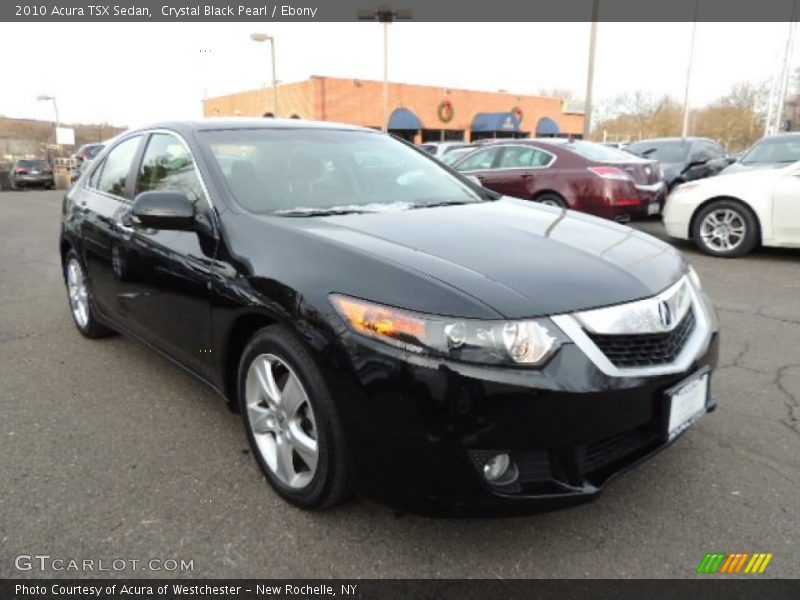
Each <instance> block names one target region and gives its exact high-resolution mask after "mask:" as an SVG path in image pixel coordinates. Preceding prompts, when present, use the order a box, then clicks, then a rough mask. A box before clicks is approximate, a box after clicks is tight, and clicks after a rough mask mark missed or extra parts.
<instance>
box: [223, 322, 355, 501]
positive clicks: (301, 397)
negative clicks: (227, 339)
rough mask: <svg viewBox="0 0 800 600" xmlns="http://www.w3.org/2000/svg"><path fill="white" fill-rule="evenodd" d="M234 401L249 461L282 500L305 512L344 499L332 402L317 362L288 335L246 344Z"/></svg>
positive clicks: (343, 463)
mask: <svg viewBox="0 0 800 600" xmlns="http://www.w3.org/2000/svg"><path fill="white" fill-rule="evenodd" d="M238 397H239V407H240V410H241V413H242V419H243V421H244V426H245V431H246V432H247V438H248V440H249V442H250V447H251V448H252V451H253V455H254V456H255V458H256V462H257V463H258V466H259V467H260V468H261V471H262V472H263V473H264V475H265V477H266V479H267V481H268V482H269V484H270V485H271V486H272V488H273V489H274V490H275V491H276V492H277V493H278V495H279V496H281V497H282V498H283V499H284V500H286V501H287V502H290V503H291V504H294V505H295V506H298V507H300V508H304V509H309V510H310V509H320V508H325V507H328V506H331V505H333V504H336V503H337V502H340V501H342V500H344V499H345V498H346V497H347V496H348V495H349V483H348V482H349V477H348V468H347V458H346V450H345V440H344V433H343V431H342V428H341V425H340V423H339V417H338V413H337V410H336V406H335V403H334V401H333V397H332V395H331V393H330V390H329V387H328V385H327V383H326V381H325V379H324V376H323V375H322V372H321V371H320V369H319V367H318V366H317V364H316V362H315V361H314V358H313V357H312V356H311V354H310V352H309V351H308V350H307V349H306V348H305V346H303V344H302V343H301V342H300V340H298V339H297V337H295V336H294V335H293V334H292V333H291V332H290V331H289V330H288V329H286V328H284V327H282V326H279V325H272V326H269V327H265V328H264V329H262V330H260V331H259V332H258V333H256V334H255V335H254V336H253V338H252V339H251V340H250V342H248V344H247V346H246V347H245V349H244V352H243V353H242V358H241V361H240V363H239V372H238Z"/></svg>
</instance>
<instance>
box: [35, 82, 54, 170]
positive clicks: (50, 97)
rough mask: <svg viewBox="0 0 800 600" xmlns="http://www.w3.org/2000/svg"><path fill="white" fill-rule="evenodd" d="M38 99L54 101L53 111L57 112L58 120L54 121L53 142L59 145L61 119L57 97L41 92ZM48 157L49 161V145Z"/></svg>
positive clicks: (40, 100)
mask: <svg viewBox="0 0 800 600" xmlns="http://www.w3.org/2000/svg"><path fill="white" fill-rule="evenodd" d="M36 99H37V100H38V101H39V102H49V101H52V102H53V112H54V113H55V114H56V120H55V123H54V125H55V126H54V127H53V142H54V143H55V144H56V145H58V124H59V120H58V104H56V97H55V96H47V95H45V94H40V95H39V96H36ZM47 158H48V162H49V161H50V149H49V147H48V150H47Z"/></svg>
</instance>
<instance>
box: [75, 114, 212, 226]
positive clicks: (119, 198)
mask: <svg viewBox="0 0 800 600" xmlns="http://www.w3.org/2000/svg"><path fill="white" fill-rule="evenodd" d="M153 133H161V134H166V135H171V136H173V137H174V138H176V139H177V140H178V141H179V142H180V143H181V145H182V146H183V148H184V150H186V152H187V153H188V154H189V156H190V157H191V159H192V166H193V167H194V170H195V172H196V173H197V178H198V179H199V180H200V186H201V187H202V188H203V195H204V196H205V198H206V204H208V209H209V214H211V215H212V216H211V227H212V228H213V229H214V235H215V236H216V235H218V234H219V226H218V224H217V212H216V209H215V207H214V203H213V202H212V201H211V194H209V193H208V186H207V185H206V182H205V179H204V178H203V172H202V171H201V170H200V167H198V166H197V159H196V158H195V156H194V152H192V149H191V148H190V147H189V144H188V143H187V142H186V139H185V138H184V137H183V136H182V135H181V134H180V133H178V132H177V131H173V130H171V129H164V128H156V129H140V130H137V131H132V132H131V133H130V135H126V136H124V137H121V138H120V139H118V140H115V141H114V145H113V146H111V147H110V148H109V149H108V151H107V152H106V154H105V156H103V160H102V163H105V162H106V159H107V158H108V155H109V154H111V152H113V151H114V148H116V147H118V146H119V145H120V144H122V143H123V142H125V141H127V140H129V139H131V138H134V137H148V139H147V143H146V144H145V147H144V149H143V151H142V157H141V158H142V159H143V158H144V153H145V152H147V145H148V144H150V139H149V136H150V135H151V134H153ZM140 143H141V142H140ZM93 160H96V159H93ZM140 166H141V161H139V164H137V165H136V167H137V173H136V177H138V169H139V167H140ZM99 167H100V165H99V164H98V165H97V166H93V167H92V169H91V170H90V171H87V172H86V173H85V182H84V184H83V188H84V189H85V190H88V191H91V192H93V193H95V194H99V195H101V196H105V197H106V198H111V199H113V200H117V201H119V202H125V203H126V204H133V200H132V199H129V198H125V197H123V196H116V195H114V194H109V193H108V192H104V191H102V190H100V189H98V188H96V187H89V181H90V180H91V178H92V176H91V175H90V173H94V171H95V170H96V169H98V168H99ZM135 193H136V190H135V189H134V197H135Z"/></svg>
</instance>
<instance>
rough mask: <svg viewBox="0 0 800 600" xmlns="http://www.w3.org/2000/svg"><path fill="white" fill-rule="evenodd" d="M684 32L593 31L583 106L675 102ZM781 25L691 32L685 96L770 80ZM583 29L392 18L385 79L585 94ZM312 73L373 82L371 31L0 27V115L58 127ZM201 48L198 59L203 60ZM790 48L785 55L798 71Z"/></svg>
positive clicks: (186, 109)
mask: <svg viewBox="0 0 800 600" xmlns="http://www.w3.org/2000/svg"><path fill="white" fill-rule="evenodd" d="M691 28H692V24H691V23H600V24H599V25H598V46H597V68H596V73H595V97H596V98H597V99H598V100H599V101H602V100H603V99H607V98H610V97H614V96H616V95H618V94H622V93H625V92H632V91H635V90H644V91H647V92H652V93H654V94H663V93H669V94H672V95H673V96H675V97H676V98H678V99H679V100H681V101H682V97H683V86H684V81H685V75H686V66H687V61H688V56H689V40H690V36H691ZM788 28H789V25H788V24H787V23H699V24H698V26H697V46H696V50H695V62H694V71H693V76H692V81H693V83H692V92H691V101H692V103H693V104H695V105H701V104H703V103H705V102H708V101H709V100H712V99H714V98H716V97H718V96H720V95H721V94H723V93H725V92H726V91H727V90H728V89H729V88H730V87H731V86H732V85H733V84H735V83H737V82H740V81H747V80H749V81H754V82H757V81H763V80H764V79H766V78H768V77H770V76H773V75H775V74H777V73H778V72H779V69H780V65H781V61H782V58H783V52H784V45H785V43H786V35H787V32H788ZM589 29H590V25H589V24H588V23H486V24H477V23H452V24H442V23H396V24H394V25H392V26H391V27H390V37H389V44H390V51H389V61H390V64H389V78H390V80H391V81H397V82H405V83H419V84H426V85H437V86H443V87H459V88H468V89H479V90H490V91H496V90H498V89H505V90H508V91H509V92H517V93H537V92H539V91H540V90H541V89H542V88H568V89H572V90H574V92H575V93H576V95H577V96H578V97H583V95H584V91H585V86H586V69H587V61H588V46H589ZM253 31H264V32H266V33H271V34H274V35H275V37H276V45H277V70H278V79H279V80H282V81H299V80H302V79H306V78H308V77H309V76H310V75H328V76H336V77H347V78H350V77H353V78H360V79H382V77H383V72H382V65H383V62H382V41H381V40H382V34H381V26H380V25H378V24H376V23H268V24H260V23H231V24H224V23H215V24H212V23H198V24H195V23H177V24H176V23H152V24H145V23H134V24H126V23H103V24H94V23H77V24H68V25H67V24H55V23H15V24H13V25H12V24H10V23H0V56H2V57H3V65H4V69H3V83H2V87H0V114H2V115H5V116H9V117H30V118H38V119H46V120H51V119H52V118H53V117H52V107H51V106H50V105H49V104H47V103H44V102H37V101H36V96H37V95H38V94H49V95H55V96H56V97H57V99H58V108H59V112H60V116H61V120H62V121H63V122H109V123H113V124H124V125H130V126H135V125H141V124H144V123H147V122H149V121H156V120H162V119H168V118H193V117H198V116H201V114H202V105H201V100H202V98H203V95H204V94H208V95H209V96H214V95H219V94H227V93H233V92H236V91H240V90H246V89H253V88H256V87H260V86H262V85H264V83H265V82H266V81H268V80H269V79H270V71H269V68H270V67H269V55H268V47H269V46H268V44H264V43H261V44H259V43H256V42H252V41H250V39H249V34H250V33H251V32H253ZM201 50H202V51H201ZM798 55H800V43H798V44H796V47H795V52H794V56H793V60H792V64H793V65H797V64H798V61H797V58H798Z"/></svg>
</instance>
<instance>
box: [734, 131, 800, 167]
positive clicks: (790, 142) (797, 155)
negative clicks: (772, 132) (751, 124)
mask: <svg viewBox="0 0 800 600" xmlns="http://www.w3.org/2000/svg"><path fill="white" fill-rule="evenodd" d="M798 160H800V137H795V136H791V137H786V138H779V137H778V138H765V139H763V140H761V141H760V142H758V143H757V144H756V145H755V146H753V147H752V148H751V149H750V151H749V152H748V153H747V154H745V155H744V156H743V157H742V160H741V161H740V162H741V163H742V164H743V165H752V164H758V163H787V164H788V163H793V162H797V161H798Z"/></svg>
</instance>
